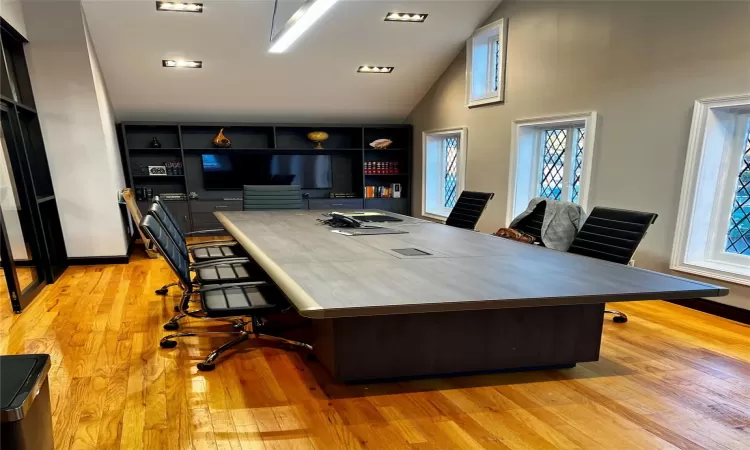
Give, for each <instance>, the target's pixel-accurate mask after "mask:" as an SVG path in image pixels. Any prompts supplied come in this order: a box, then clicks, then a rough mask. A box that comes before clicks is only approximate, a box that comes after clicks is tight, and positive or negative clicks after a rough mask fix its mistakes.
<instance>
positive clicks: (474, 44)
mask: <svg viewBox="0 0 750 450" xmlns="http://www.w3.org/2000/svg"><path fill="white" fill-rule="evenodd" d="M506 37H507V26H506V19H500V20H496V21H495V22H492V23H490V24H488V25H485V26H483V27H482V28H479V29H477V30H476V31H475V32H474V34H472V35H471V37H470V38H469V39H467V40H466V106H467V107H472V106H480V105H486V104H489V103H497V102H501V101H503V100H504V97H505V52H506V40H507V39H506ZM496 40H497V41H499V46H500V52H499V56H498V59H499V61H498V64H497V68H498V74H497V90H494V89H493V88H492V87H494V86H493V85H494V78H495V77H494V68H495V55H494V52H493V51H492V50H493V44H494V42H495V41H496ZM475 52H482V53H485V52H486V64H483V65H482V67H481V69H482V70H479V71H477V72H479V73H474V72H475V71H474V58H475ZM474 81H481V82H483V83H484V86H485V88H484V92H483V94H482V95H478V96H476V97H475V96H474V95H473V90H472V87H473V85H474Z"/></svg>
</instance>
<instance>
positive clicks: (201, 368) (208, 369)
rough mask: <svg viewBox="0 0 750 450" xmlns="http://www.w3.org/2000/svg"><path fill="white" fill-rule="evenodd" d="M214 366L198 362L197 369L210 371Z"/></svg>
mask: <svg viewBox="0 0 750 450" xmlns="http://www.w3.org/2000/svg"><path fill="white" fill-rule="evenodd" d="M215 368H216V365H215V364H206V363H198V370H200V371H201V372H210V371H212V370H214V369H215Z"/></svg>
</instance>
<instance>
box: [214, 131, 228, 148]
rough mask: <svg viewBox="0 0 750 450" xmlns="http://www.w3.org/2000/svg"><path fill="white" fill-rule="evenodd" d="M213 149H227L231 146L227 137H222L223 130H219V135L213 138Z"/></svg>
mask: <svg viewBox="0 0 750 450" xmlns="http://www.w3.org/2000/svg"><path fill="white" fill-rule="evenodd" d="M213 142H214V147H218V148H228V147H231V146H232V141H230V140H229V138H228V137H226V136H224V128H222V129H221V130H219V134H217V135H216V137H215V138H214V141H213Z"/></svg>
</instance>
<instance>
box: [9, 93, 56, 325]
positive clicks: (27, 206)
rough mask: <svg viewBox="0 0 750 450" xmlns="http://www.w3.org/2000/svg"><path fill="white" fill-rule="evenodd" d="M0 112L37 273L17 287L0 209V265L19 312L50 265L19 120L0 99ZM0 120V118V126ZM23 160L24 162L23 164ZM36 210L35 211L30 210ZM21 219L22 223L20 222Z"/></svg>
mask: <svg viewBox="0 0 750 450" xmlns="http://www.w3.org/2000/svg"><path fill="white" fill-rule="evenodd" d="M0 114H3V115H7V119H8V124H9V125H10V126H9V128H10V129H6V127H3V135H4V137H5V143H6V147H7V151H8V159H9V162H10V166H9V167H8V170H9V171H10V172H11V173H12V174H13V178H14V181H15V184H16V186H15V188H16V193H17V194H18V202H19V204H18V211H19V212H20V213H21V214H27V215H28V217H27V219H28V220H26V221H24V222H25V223H30V224H31V225H32V226H31V229H23V230H22V231H23V232H24V234H25V241H26V242H27V243H28V247H29V251H30V252H31V261H32V264H34V267H35V269H36V271H37V277H36V279H35V280H34V282H33V283H32V284H30V285H29V286H27V287H26V288H25V289H23V290H21V288H20V287H21V284H20V282H19V279H18V272H17V269H18V267H23V266H21V265H19V264H18V263H17V262H16V261H15V260H14V259H13V256H12V254H11V250H10V241H9V238H8V233H7V229H6V228H5V218H4V217H2V210H0V219H2V220H0V234H2V236H1V237H2V239H0V256H1V257H2V267H3V271H4V272H5V280H6V283H7V285H8V292H9V294H10V299H11V304H12V305H13V311H15V312H16V313H20V312H21V311H22V310H23V308H25V307H26V306H27V305H28V304H29V303H31V301H32V300H33V299H34V297H36V296H37V295H38V294H39V292H40V291H41V290H42V289H43V288H44V286H46V285H47V280H48V279H49V277H48V273H50V270H51V268H50V267H45V266H49V264H45V263H44V261H43V258H41V254H42V253H41V247H40V242H41V240H40V239H42V234H41V233H40V232H41V229H40V223H39V221H40V218H39V216H38V210H37V204H36V197H35V195H34V185H33V183H32V181H31V173H30V169H29V166H28V158H27V157H26V155H25V152H24V150H23V149H24V147H23V144H22V143H20V144H19V142H18V139H19V138H20V137H21V136H22V134H21V130H20V124H19V123H18V115H17V111H15V107H14V106H13V105H8V104H7V103H6V102H0ZM1 125H2V121H0V126H1ZM24 160H25V161H26V164H24V163H23V162H24ZM34 213H37V214H34ZM24 222H22V223H24Z"/></svg>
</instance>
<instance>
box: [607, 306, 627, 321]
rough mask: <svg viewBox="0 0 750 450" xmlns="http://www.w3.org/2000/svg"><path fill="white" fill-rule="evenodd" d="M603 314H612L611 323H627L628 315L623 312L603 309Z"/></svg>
mask: <svg viewBox="0 0 750 450" xmlns="http://www.w3.org/2000/svg"><path fill="white" fill-rule="evenodd" d="M604 314H614V315H615V317H613V318H612V322H615V323H625V322H627V321H628V315H627V314H625V313H624V312H620V311H616V310H614V309H605V310H604Z"/></svg>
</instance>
